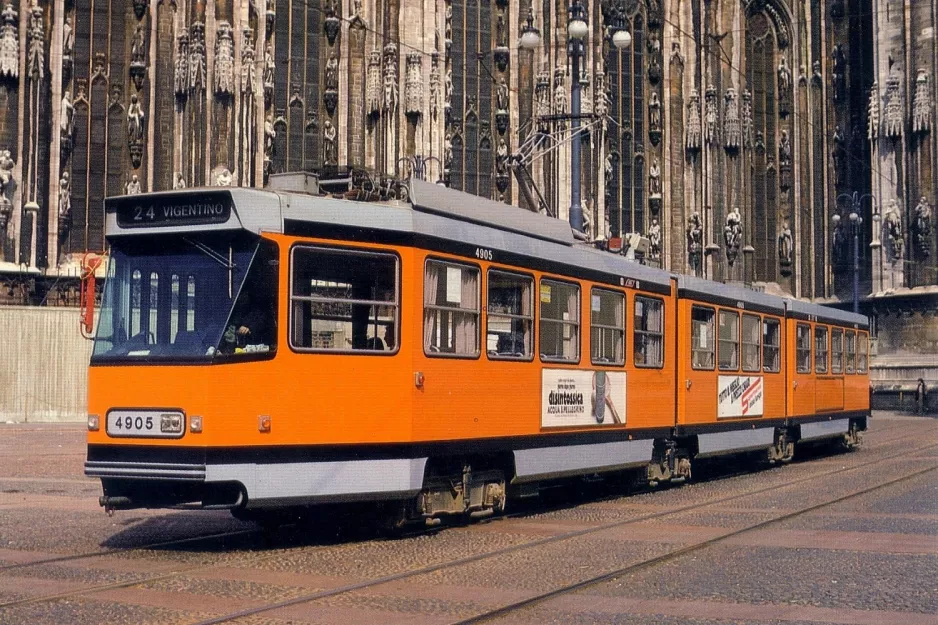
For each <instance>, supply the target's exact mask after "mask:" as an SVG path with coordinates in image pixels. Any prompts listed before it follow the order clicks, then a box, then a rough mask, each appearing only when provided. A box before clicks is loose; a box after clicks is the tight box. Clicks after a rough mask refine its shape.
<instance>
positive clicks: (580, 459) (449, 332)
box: [85, 178, 870, 521]
mask: <svg viewBox="0 0 938 625" xmlns="http://www.w3.org/2000/svg"><path fill="white" fill-rule="evenodd" d="M281 180H282V181H283V182H289V179H288V178H283V179H281ZM290 184H292V186H294V187H295V186H296V185H295V183H290ZM105 212H106V228H107V240H108V243H109V246H110V255H109V262H108V264H107V280H106V283H105V286H104V297H103V303H102V307H101V310H100V317H99V319H98V323H97V332H96V335H95V343H94V350H93V355H92V358H91V366H90V371H89V395H88V406H89V416H88V430H89V431H88V457H87V462H86V464H85V472H86V474H87V475H89V476H93V477H98V478H100V479H101V481H102V485H103V490H104V495H103V497H101V503H102V505H103V506H105V507H106V508H107V509H126V508H141V507H157V508H158V507H182V506H185V507H201V508H227V509H231V510H232V512H233V513H234V514H235V515H236V516H239V517H242V518H250V517H252V516H259V515H261V514H263V513H265V512H267V511H270V510H274V509H283V508H289V507H300V506H314V505H318V504H337V503H349V502H391V503H392V504H393V505H391V506H388V507H389V508H393V509H395V510H401V511H402V512H401V513H400V514H401V515H402V520H411V521H419V520H432V519H436V518H439V517H441V516H443V515H451V514H467V515H474V516H481V515H487V514H492V513H495V512H499V511H500V510H502V509H503V508H504V506H505V504H506V500H508V499H510V498H512V497H514V496H520V495H529V494H532V493H536V492H537V490H538V488H539V487H540V486H541V485H543V484H545V483H549V482H551V481H553V480H557V479H560V478H569V477H576V476H593V475H596V474H606V473H613V472H619V471H623V470H630V472H633V473H638V474H640V475H642V476H643V477H644V479H647V480H648V481H650V482H653V483H657V482H667V481H679V480H684V479H686V478H688V477H690V475H691V472H692V467H693V465H694V462H695V461H697V460H698V459H701V458H706V457H712V456H718V455H722V454H734V453H741V452H757V453H760V454H764V455H765V457H767V458H768V459H769V460H771V461H786V460H788V459H790V458H791V457H792V454H793V453H795V450H796V448H797V447H798V446H799V445H801V444H803V443H806V442H813V441H825V440H826V441H835V440H839V441H842V442H843V443H844V444H846V445H848V446H853V445H856V444H857V443H858V442H859V433H860V432H861V431H862V430H865V429H866V425H867V419H868V418H869V414H870V405H869V395H868V390H867V389H868V387H869V380H868V348H869V330H868V324H867V320H866V318H865V317H861V316H859V315H855V314H851V313H846V312H841V311H838V310H835V309H831V308H826V307H821V306H816V305H813V304H808V303H804V302H800V301H794V300H789V299H783V298H779V297H773V296H770V295H766V294H763V293H758V292H754V291H750V290H746V289H741V288H736V287H732V286H728V285H724V284H719V283H714V282H708V281H705V280H700V279H697V278H693V277H688V276H677V275H672V274H670V273H668V272H665V271H660V270H656V269H652V268H649V267H645V266H643V265H639V264H636V263H634V262H629V261H627V260H625V258H623V257H622V256H620V255H615V254H610V253H608V252H602V251H598V250H595V249H592V248H590V247H588V246H585V245H581V244H580V243H578V242H577V240H576V238H575V237H574V236H573V235H572V233H571V230H570V228H569V226H568V225H567V224H565V223H563V222H561V221H558V220H555V219H550V218H547V217H543V216H541V215H537V214H534V213H530V212H527V211H524V210H521V209H518V208H514V207H510V206H506V205H503V204H499V203H495V202H492V201H488V200H485V199H482V198H478V197H475V196H470V195H466V194H463V193H460V192H458V191H453V190H450V189H447V188H445V187H441V186H438V185H433V184H428V183H425V182H421V181H417V180H413V181H411V182H410V197H409V200H408V201H407V202H399V201H393V202H386V203H363V202H354V201H347V200H342V199H335V198H330V197H323V196H320V195H314V194H307V193H302V192H295V191H286V190H278V189H277V187H276V186H272V187H271V188H270V189H268V190H263V191H261V190H253V189H240V188H205V189H187V190H180V191H173V192H165V193H152V194H144V195H134V196H124V197H116V198H112V199H109V200H107V201H106V203H105Z"/></svg>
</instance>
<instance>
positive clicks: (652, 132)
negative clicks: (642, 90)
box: [648, 90, 661, 145]
mask: <svg viewBox="0 0 938 625" xmlns="http://www.w3.org/2000/svg"><path fill="white" fill-rule="evenodd" d="M648 138H649V139H651V142H652V144H654V145H658V142H659V141H660V140H661V100H660V99H658V92H657V91H654V90H652V92H651V96H650V97H649V98H648Z"/></svg>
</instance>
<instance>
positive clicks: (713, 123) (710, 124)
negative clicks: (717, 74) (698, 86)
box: [704, 85, 720, 145]
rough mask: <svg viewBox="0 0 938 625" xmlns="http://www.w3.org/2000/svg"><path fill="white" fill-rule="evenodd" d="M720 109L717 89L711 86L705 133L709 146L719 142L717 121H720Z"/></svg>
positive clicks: (708, 90) (708, 89) (708, 92)
mask: <svg viewBox="0 0 938 625" xmlns="http://www.w3.org/2000/svg"><path fill="white" fill-rule="evenodd" d="M719 108H720V105H719V103H718V102H717V90H716V87H714V86H713V85H710V86H709V87H707V113H706V115H705V120H704V121H705V122H706V126H705V127H704V132H705V138H706V140H707V145H713V144H714V143H716V141H717V121H718V120H719V119H720V110H719Z"/></svg>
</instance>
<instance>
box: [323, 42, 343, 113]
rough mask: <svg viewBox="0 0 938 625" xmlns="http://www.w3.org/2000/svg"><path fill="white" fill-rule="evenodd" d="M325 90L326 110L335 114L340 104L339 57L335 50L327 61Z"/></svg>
mask: <svg viewBox="0 0 938 625" xmlns="http://www.w3.org/2000/svg"><path fill="white" fill-rule="evenodd" d="M324 86H325V91H324V92H323V95H322V99H323V103H324V104H325V105H326V110H327V111H329V114H330V115H334V114H335V109H336V106H338V104H339V57H338V56H336V53H335V52H334V51H333V53H332V55H331V56H330V57H329V60H328V61H326V76H325V85H324Z"/></svg>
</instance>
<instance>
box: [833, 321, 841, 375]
mask: <svg viewBox="0 0 938 625" xmlns="http://www.w3.org/2000/svg"><path fill="white" fill-rule="evenodd" d="M843 372H844V331H843V330H841V329H840V328H834V329H833V330H831V373H843Z"/></svg>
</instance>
